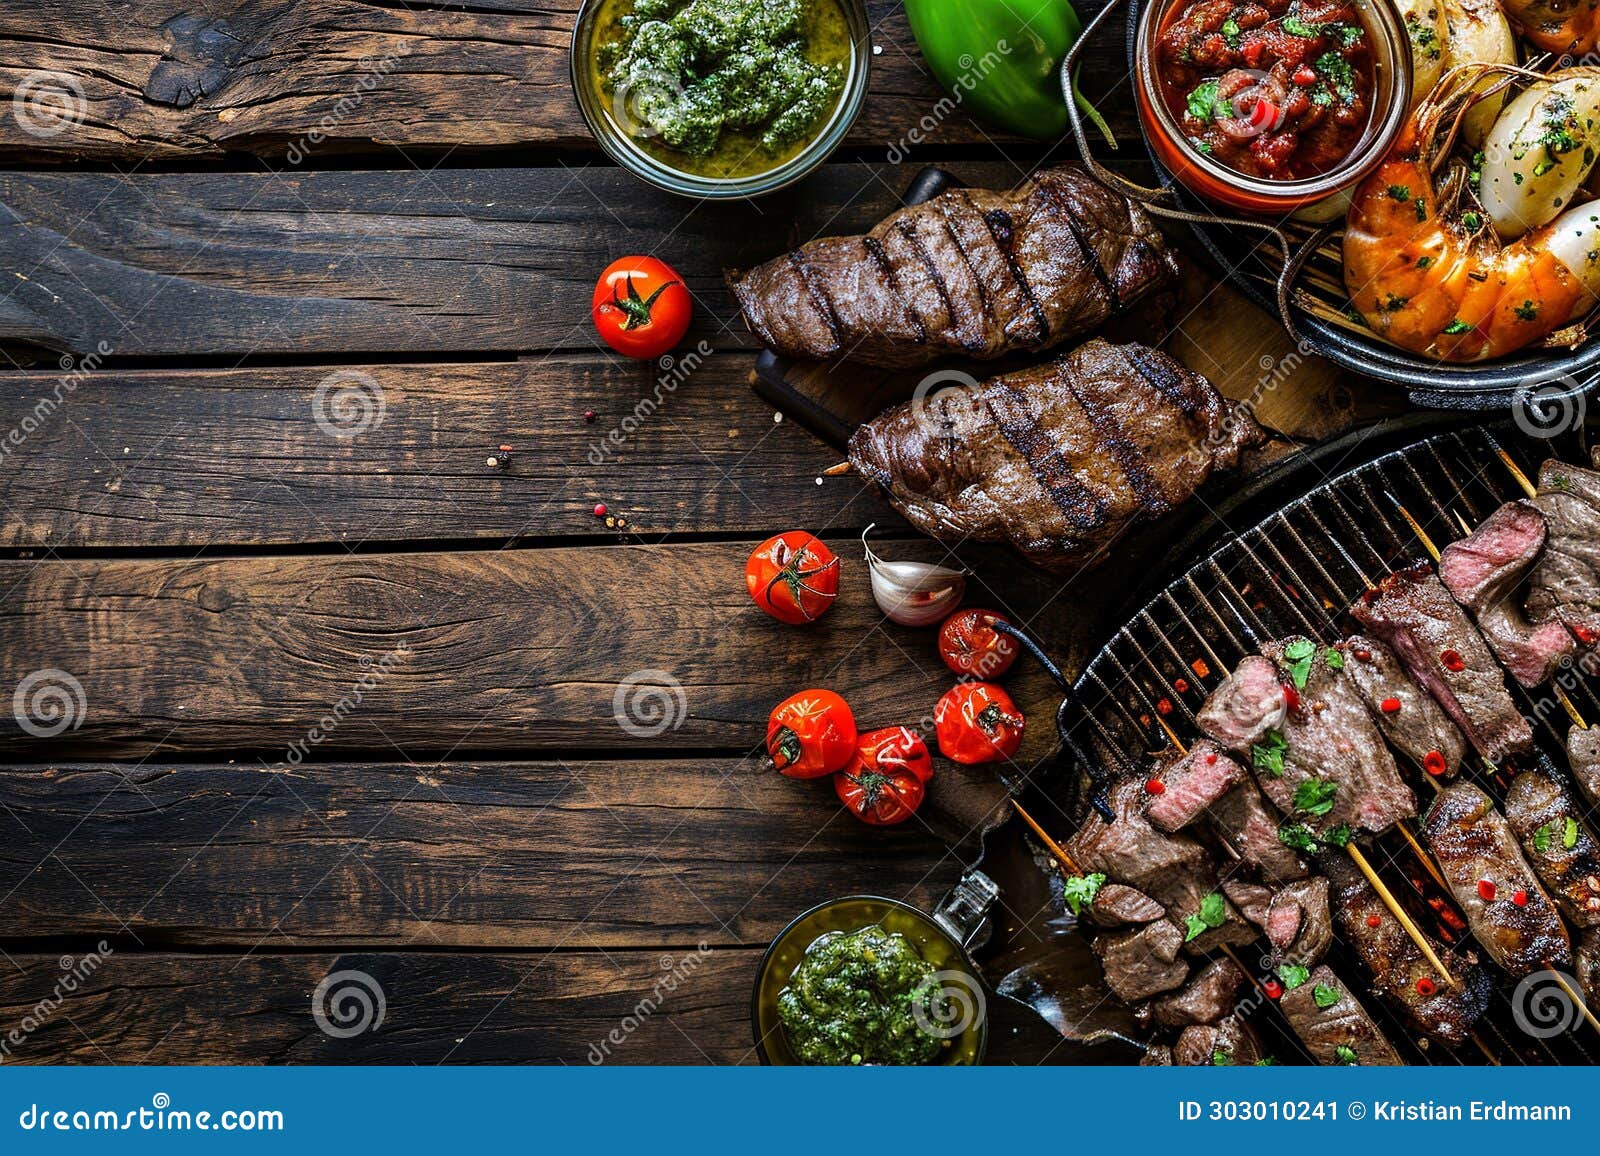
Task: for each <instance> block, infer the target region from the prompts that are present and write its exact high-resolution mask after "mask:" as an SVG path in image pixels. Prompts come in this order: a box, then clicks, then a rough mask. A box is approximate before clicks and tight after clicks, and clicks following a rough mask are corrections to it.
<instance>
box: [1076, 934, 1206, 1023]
mask: <svg viewBox="0 0 1600 1156" xmlns="http://www.w3.org/2000/svg"><path fill="white" fill-rule="evenodd" d="M1094 952H1095V954H1096V955H1098V956H1099V957H1100V966H1101V967H1103V968H1104V969H1105V973H1106V986H1107V987H1109V988H1110V989H1111V990H1112V992H1113V993H1114V994H1115V995H1116V996H1117V997H1118V998H1119V999H1122V1000H1124V1001H1126V1002H1127V1003H1138V1002H1139V1001H1140V1000H1143V999H1149V998H1150V997H1151V996H1153V995H1160V994H1161V993H1162V992H1164V991H1171V990H1172V989H1173V988H1175V987H1177V986H1178V985H1179V984H1181V983H1183V981H1184V980H1185V979H1187V978H1188V977H1189V961H1188V959H1187V958H1185V957H1184V955H1183V932H1181V931H1179V930H1178V927H1177V925H1176V924H1174V923H1173V922H1172V921H1171V920H1167V919H1158V920H1156V921H1155V922H1154V923H1146V924H1144V925H1143V926H1142V927H1139V928H1137V929H1136V930H1133V931H1116V932H1107V933H1105V934H1104V935H1100V936H1097V937H1096V938H1095V941H1094Z"/></svg>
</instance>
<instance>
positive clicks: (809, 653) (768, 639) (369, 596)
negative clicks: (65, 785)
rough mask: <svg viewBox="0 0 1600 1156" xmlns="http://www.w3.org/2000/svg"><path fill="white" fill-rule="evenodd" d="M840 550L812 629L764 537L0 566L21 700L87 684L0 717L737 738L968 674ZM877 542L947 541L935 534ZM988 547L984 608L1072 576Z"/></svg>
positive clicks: (178, 744) (0, 728)
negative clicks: (884, 604)
mask: <svg viewBox="0 0 1600 1156" xmlns="http://www.w3.org/2000/svg"><path fill="white" fill-rule="evenodd" d="M772 513H773V514H774V515H778V514H781V513H782V511H778V510H774V511H772ZM836 544H837V545H838V546H839V548H840V550H841V551H842V553H843V555H844V556H845V562H844V569H843V584H842V589H841V593H840V597H839V599H838V602H837V604H836V605H835V606H834V607H833V609H832V610H830V611H829V613H828V614H827V615H826V617H824V618H823V619H822V620H821V621H820V622H818V623H816V624H814V625H812V626H810V627H807V628H806V629H805V630H804V631H803V632H797V630H798V628H795V627H789V626H784V625H782V624H780V623H777V622H775V621H773V620H772V619H770V618H768V617H767V616H766V615H764V614H763V613H762V612H761V611H760V610H759V609H758V608H757V607H756V606H755V605H754V604H753V603H752V602H751V601H750V598H749V596H748V594H746V592H745V589H744V580H743V576H742V571H743V566H744V561H745V558H746V556H747V555H748V553H749V551H750V549H751V548H752V546H753V545H754V542H753V541H746V542H732V543H719V544H704V545H687V544H668V545H663V546H650V545H636V546H628V547H595V548H572V547H560V548H552V549H531V550H498V551H491V552H473V553H437V554H407V555H394V554H373V555H356V556H337V557H332V556H312V557H306V556H295V557H254V558H229V559H219V560H204V561H166V560H121V561H95V560H88V559H73V560H70V561H35V562H5V563H0V590H4V591H7V592H8V593H6V594H5V596H4V598H0V671H3V672H5V676H6V678H7V680H8V681H7V683H6V684H5V685H7V686H11V685H14V684H16V683H17V682H19V681H20V680H22V679H24V678H27V677H31V676H34V675H35V674H37V678H35V679H34V682H33V684H31V685H30V687H29V688H28V691H27V695H25V701H29V702H31V701H32V698H30V697H28V696H31V695H38V694H40V693H42V692H45V691H47V690H48V689H49V688H50V687H52V686H65V687H66V689H67V691H68V692H69V694H68V697H69V699H72V700H73V701H71V702H70V703H69V704H68V707H69V715H70V718H71V722H72V724H73V725H72V727H71V728H67V727H65V725H64V723H65V717H64V716H62V715H60V714H56V715H53V716H52V715H50V714H49V712H48V711H47V710H46V709H45V707H46V705H48V703H49V701H50V700H49V696H48V695H46V696H45V698H44V699H42V700H41V702H40V704H39V706H38V707H37V708H35V709H34V710H33V713H32V714H31V715H30V714H28V713H27V712H25V713H24V714H23V715H22V716H21V717H13V716H12V715H11V714H6V715H4V716H0V737H3V738H4V740H5V742H6V743H7V745H8V746H10V747H11V748H12V749H13V750H19V751H20V750H23V749H27V750H33V751H35V752H38V753H42V757H43V758H46V759H58V758H61V757H64V756H65V755H67V754H69V753H71V752H95V753H98V754H104V755H117V756H121V755H143V754H147V753H150V752H156V751H182V750H188V751H235V750H240V749H247V750H259V751H263V752H265V753H266V754H267V757H268V758H269V759H273V760H276V759H278V758H280V757H282V758H288V757H290V754H291V746H290V744H297V747H296V748H295V749H298V750H300V751H301V754H302V757H303V754H304V752H305V751H306V750H316V751H320V752H323V753H326V752H331V751H335V750H352V749H376V750H380V751H389V750H398V751H400V752H403V753H404V754H405V755H406V756H407V757H418V756H419V755H420V754H421V753H422V752H427V751H433V752H438V753H440V754H441V755H442V754H445V753H446V752H454V753H455V754H456V755H457V757H460V755H463V754H465V753H467V752H470V751H474V750H483V751H489V750H498V751H503V750H516V751H519V752H521V751H537V750H546V751H561V752H565V751H571V750H625V749H632V750H641V751H655V750H659V749H663V748H679V749H682V748H685V747H688V748H696V749H703V748H708V747H716V748H718V749H722V750H733V751H737V752H740V753H742V752H744V751H747V750H750V749H753V748H754V747H756V746H757V744H759V743H760V742H761V741H762V738H763V736H764V734H765V721H766V716H767V714H768V712H769V711H770V709H771V708H772V707H773V706H774V705H775V704H776V703H777V702H779V701H780V700H781V699H783V698H785V697H787V696H788V695H789V694H792V693H794V692H795V691H798V690H800V689H802V688H805V687H808V686H817V685H822V686H829V687H833V688H835V689H837V690H839V691H841V692H843V693H845V694H846V695H848V697H849V699H850V701H851V702H852V703H853V704H854V709H855V711H856V714H857V717H858V719H859V721H860V723H861V724H862V725H863V726H864V727H867V728H871V727H878V726H887V725H891V724H894V723H900V722H912V723H914V722H915V721H916V720H918V719H921V718H923V717H924V716H927V715H929V714H930V713H931V712H932V709H933V706H934V703H935V702H936V701H937V699H938V697H939V696H940V695H941V694H942V693H943V692H944V691H945V690H946V689H948V688H949V686H950V685H951V682H952V676H951V674H950V672H949V671H948V670H947V669H945V667H944V666H943V664H942V663H940V662H939V661H938V659H937V658H936V657H935V654H934V646H933V635H932V632H931V631H927V630H923V631H914V630H910V629H908V628H906V627H900V626H895V625H894V624H892V623H888V622H887V621H886V620H885V619H884V618H883V616H882V615H881V614H880V613H879V611H878V608H877V606H876V605H875V604H874V603H873V601H872V596H871V593H870V591H869V588H868V582H867V576H866V573H865V572H864V569H863V566H862V564H861V563H860V561H859V560H858V559H859V554H858V553H857V552H856V550H855V549H853V548H851V545H850V543H849V542H848V540H846V541H843V542H836ZM882 551H883V553H884V555H885V556H886V557H896V556H899V557H907V558H925V559H929V560H936V559H940V558H945V557H947V554H946V552H945V551H944V549H943V548H942V547H940V546H939V545H937V544H936V543H932V542H927V541H922V540H918V541H906V542H893V541H891V542H888V543H886V544H885V545H884V546H883V547H882ZM980 558H981V560H980ZM973 561H974V563H975V565H977V566H978V567H979V568H978V573H979V574H980V575H993V577H987V578H985V579H984V580H983V581H975V582H974V583H973V585H972V586H971V587H970V591H971V593H970V598H971V601H973V602H974V603H975V604H985V603H987V604H990V605H997V606H998V608H1002V609H1004V608H1006V607H1010V608H1012V612H1013V613H1014V614H1015V615H1016V617H1017V620H1018V621H1028V620H1030V619H1031V618H1032V617H1033V615H1034V613H1035V612H1036V611H1037V609H1038V608H1039V607H1041V606H1044V605H1046V604H1047V602H1049V601H1050V600H1051V599H1052V598H1053V597H1054V596H1055V594H1056V593H1057V592H1058V591H1059V589H1060V586H1059V583H1058V582H1057V581H1055V580H1052V579H1049V578H1046V577H1044V576H1042V575H1040V574H1037V573H1035V572H1033V571H1031V570H1028V569H1026V568H1025V567H1022V566H1019V565H1017V564H1016V563H1015V561H1014V560H1013V559H1011V558H1010V557H1009V556H1007V555H1005V554H995V553H988V552H985V553H984V554H983V555H981V556H974V558H973ZM1066 597H1067V599H1069V601H1056V602H1055V606H1056V607H1057V612H1056V613H1052V614H1048V615H1045V616H1043V617H1042V618H1041V619H1040V626H1041V628H1042V629H1043V630H1044V632H1045V635H1046V637H1047V639H1049V640H1050V645H1052V646H1054V647H1056V648H1057V649H1058V650H1061V649H1064V640H1063V638H1062V635H1063V633H1070V632H1072V631H1073V630H1075V629H1076V628H1077V626H1078V624H1077V623H1076V622H1075V621H1074V616H1073V615H1071V614H1068V613H1065V612H1064V611H1066V610H1067V609H1069V608H1070V607H1072V606H1073V605H1075V604H1076V603H1075V601H1072V600H1071V599H1072V595H1071V594H1070V593H1069V594H1068V595H1067V596H1066ZM1018 671H1020V672H1021V673H1020V674H1018V673H1013V674H1012V675H1011V676H1010V678H1009V680H1008V681H1009V683H1010V684H1011V685H1012V686H1013V688H1014V690H1015V691H1016V694H1017V698H1018V702H1019V704H1020V705H1022V706H1024V708H1025V709H1027V710H1032V711H1035V712H1036V713H1035V723H1036V725H1035V727H1034V728H1032V730H1031V731H1030V736H1029V740H1030V745H1029V746H1028V747H1025V748H1024V754H1029V753H1030V752H1031V753H1032V756H1033V757H1039V756H1042V755H1043V754H1045V753H1047V752H1048V751H1049V750H1050V749H1051V746H1052V743H1053V736H1052V728H1051V727H1050V725H1049V722H1048V720H1049V718H1050V712H1051V710H1052V709H1053V704H1054V699H1055V697H1056V695H1055V692H1054V691H1053V690H1052V689H1051V688H1050V687H1049V686H1048V685H1047V683H1046V682H1045V681H1044V680H1043V679H1042V677H1040V676H1039V675H1038V674H1037V673H1036V671H1035V669H1033V668H1032V667H1031V666H1024V665H1023V664H1019V665H1018ZM38 672H43V673H38ZM63 674H65V675H70V676H71V678H72V679H73V680H75V682H76V684H77V686H76V687H74V686H73V685H72V684H70V683H68V682H67V680H66V679H65V678H64V677H63ZM80 687H81V691H80V690H79V689H78V688H80ZM652 687H654V688H655V689H652ZM19 693H21V692H19ZM80 694H81V703H82V705H81V706H80V705H79V701H78V699H79V696H80ZM618 704H620V707H619V705H618ZM57 705H60V704H59V703H57ZM652 711H654V712H656V713H655V714H654V715H652V713H651V712H652ZM23 722H27V723H28V725H29V728H31V731H32V732H33V733H32V734H29V733H24V731H23V728H22V724H23ZM624 723H626V724H627V725H623V724H624ZM52 732H55V733H52ZM17 757H27V756H26V755H19V756H17Z"/></svg>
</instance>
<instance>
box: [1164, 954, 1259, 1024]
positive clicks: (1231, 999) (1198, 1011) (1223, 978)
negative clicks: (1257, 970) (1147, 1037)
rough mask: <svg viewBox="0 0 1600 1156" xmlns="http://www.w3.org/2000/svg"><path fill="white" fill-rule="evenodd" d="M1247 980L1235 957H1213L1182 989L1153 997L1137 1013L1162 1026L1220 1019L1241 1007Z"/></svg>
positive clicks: (1215, 1021)
mask: <svg viewBox="0 0 1600 1156" xmlns="http://www.w3.org/2000/svg"><path fill="white" fill-rule="evenodd" d="M1245 982H1246V978H1245V974H1244V972H1243V971H1241V970H1240V968H1239V965H1238V964H1236V963H1234V962H1233V960H1231V959H1218V960H1213V961H1212V962H1211V963H1208V964H1206V966H1205V967H1203V968H1201V969H1200V970H1199V971H1197V972H1195V974H1194V978H1192V979H1191V980H1190V981H1189V982H1188V983H1187V984H1185V985H1184V987H1183V990H1182V991H1178V992H1174V993H1172V994H1171V995H1164V996H1162V997H1161V998H1159V999H1155V1000H1151V1001H1150V1002H1149V1003H1148V1004H1145V1005H1144V1006H1143V1007H1141V1008H1139V1010H1138V1015H1139V1018H1140V1020H1141V1021H1148V1022H1151V1023H1156V1024H1160V1025H1162V1026H1163V1027H1183V1026H1184V1025H1185V1024H1214V1023H1218V1022H1219V1021H1221V1020H1222V1019H1223V1018H1224V1017H1225V1016H1227V1015H1228V1014H1229V1013H1231V1012H1232V1011H1234V1010H1235V1009H1236V1008H1237V1007H1238V1005H1239V991H1240V989H1242V988H1243V987H1244V985H1245Z"/></svg>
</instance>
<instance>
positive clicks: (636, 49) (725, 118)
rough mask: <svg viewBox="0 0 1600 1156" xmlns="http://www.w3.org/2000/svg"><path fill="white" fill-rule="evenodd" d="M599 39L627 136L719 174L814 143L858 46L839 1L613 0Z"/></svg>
mask: <svg viewBox="0 0 1600 1156" xmlns="http://www.w3.org/2000/svg"><path fill="white" fill-rule="evenodd" d="M591 43H593V44H594V45H595V46H596V47H595V50H594V52H593V57H592V60H591V62H590V64H591V67H592V69H593V70H594V77H593V79H594V82H595V84H596V86H597V88H598V91H600V92H602V93H604V94H605V97H606V99H607V102H608V104H609V107H610V110H611V114H612V119H613V120H614V121H615V122H616V123H617V124H618V126H619V127H620V128H621V129H622V130H623V132H625V133H626V134H628V136H629V137H630V138H632V139H633V141H634V143H635V144H637V145H638V146H639V147H640V148H642V149H643V150H644V151H645V152H648V153H649V154H650V155H651V156H653V157H655V158H656V159H657V160H659V161H661V162H663V163H664V164H668V165H670V166H672V167H673V168H675V169H678V170H680V171H682V172H687V173H692V174H694V175H696V176H706V177H720V178H733V177H747V176H754V175H757V174H759V173H763V172H767V171H769V170H770V169H774V168H776V167H777V166H778V165H780V164H782V163H783V162H785V161H787V160H789V159H790V158H791V157H793V156H795V155H796V154H797V153H799V152H801V151H802V150H804V148H805V147H806V146H807V145H808V144H810V143H811V142H812V141H813V140H814V139H816V137H817V135H818V134H819V133H820V132H821V131H822V129H823V127H824V126H825V125H826V124H827V123H828V121H829V119H830V118H831V116H832V115H833V112H834V110H835V109H836V108H837V107H838V105H839V100H840V97H841V95H842V93H843V91H844V85H845V79H846V77H847V75H848V73H849V69H850V54H851V52H852V51H853V45H852V40H851V36H850V29H849V26H848V24H847V23H846V21H845V16H844V12H843V10H842V9H841V8H840V7H839V4H838V3H837V0H605V2H604V3H603V4H602V5H601V7H600V10H599V12H598V13H597V14H596V25H595V33H594V37H593V40H592V41H591Z"/></svg>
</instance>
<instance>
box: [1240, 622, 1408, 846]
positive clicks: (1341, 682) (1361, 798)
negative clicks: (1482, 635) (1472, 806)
mask: <svg viewBox="0 0 1600 1156" xmlns="http://www.w3.org/2000/svg"><path fill="white" fill-rule="evenodd" d="M1311 645H1312V644H1311V643H1310V642H1309V640H1307V639H1286V640H1284V641H1282V642H1275V643H1269V644H1268V645H1266V646H1264V647H1262V653H1263V654H1265V655H1266V657H1268V658H1270V659H1272V660H1273V661H1274V662H1276V663H1278V665H1279V669H1280V675H1281V681H1282V683H1283V685H1284V686H1286V687H1290V688H1291V689H1292V688H1293V687H1294V685H1295V683H1297V682H1298V683H1301V684H1302V685H1301V689H1299V690H1298V691H1294V692H1293V693H1292V695H1291V694H1290V691H1285V692H1284V693H1285V694H1286V695H1289V696H1290V698H1291V701H1290V706H1289V710H1288V713H1287V714H1286V715H1285V717H1284V720H1283V726H1282V729H1281V730H1280V732H1279V734H1280V735H1281V741H1282V749H1281V750H1278V751H1277V752H1275V754H1274V755H1273V756H1271V761H1270V762H1268V761H1264V760H1263V759H1262V758H1261V757H1259V756H1258V757H1257V759H1256V762H1257V767H1256V781H1257V782H1258V783H1260V784H1261V789H1262V791H1263V792H1264V793H1265V794H1266V796H1267V798H1269V799H1271V800H1272V802H1273V803H1274V804H1275V805H1276V806H1277V808H1278V810H1280V811H1282V812H1283V814H1284V815H1286V816H1289V817H1290V821H1291V822H1294V823H1303V824H1305V825H1306V826H1308V827H1310V828H1311V829H1312V830H1314V831H1327V830H1329V829H1332V828H1338V827H1346V826H1347V827H1350V828H1351V829H1353V830H1361V831H1372V832H1379V831H1387V830H1388V829H1389V828H1390V827H1392V826H1393V825H1394V824H1395V822H1396V821H1397V820H1399V819H1403V818H1406V817H1408V816H1411V815H1415V814H1416V813H1417V800H1416V796H1415V795H1413V794H1412V793H1411V788H1410V787H1408V786H1406V785H1405V783H1404V782H1403V781H1402V780H1401V778H1400V768H1399V767H1397V766H1395V762H1394V756H1393V755H1391V754H1390V753H1389V748H1388V747H1386V746H1385V745H1384V743H1383V736H1382V735H1381V734H1380V733H1379V732H1378V728H1377V724H1375V723H1374V722H1373V721H1372V716H1371V715H1369V714H1368V713H1367V707H1366V703H1364V702H1363V701H1362V700H1361V695H1360V694H1359V693H1358V692H1357V690H1356V688H1355V685H1354V684H1353V683H1352V682H1351V681H1350V679H1349V678H1347V677H1345V674H1344V670H1343V664H1342V660H1341V662H1340V665H1339V666H1338V667H1335V666H1333V665H1330V664H1329V662H1328V651H1327V650H1326V648H1323V647H1314V648H1313V649H1312V651H1311V653H1310V654H1309V656H1308V657H1306V658H1302V659H1300V660H1299V663H1300V664H1301V666H1303V665H1304V664H1305V663H1307V662H1309V668H1308V669H1305V671H1304V677H1303V679H1302V678H1301V677H1300V673H1301V669H1300V667H1296V666H1295V665H1293V663H1294V661H1295V660H1291V659H1290V658H1288V657H1286V654H1285V652H1286V651H1290V652H1295V653H1298V649H1299V648H1304V647H1310V646H1311ZM1260 749H1262V748H1260V747H1258V748H1257V750H1260ZM1278 759H1281V762H1282V767H1281V773H1278V772H1279V768H1278V763H1277V760H1278ZM1319 783H1320V784H1332V786H1333V794H1332V796H1331V798H1324V799H1321V800H1320V801H1319V802H1318V803H1317V804H1316V805H1315V806H1310V807H1308V806H1307V805H1306V804H1307V792H1308V791H1314V790H1315V789H1316V788H1317V787H1318V785H1319ZM1308 784H1309V785H1308ZM1329 804H1331V806H1329Z"/></svg>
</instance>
